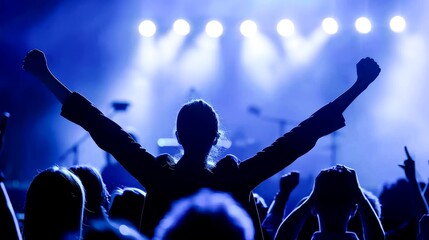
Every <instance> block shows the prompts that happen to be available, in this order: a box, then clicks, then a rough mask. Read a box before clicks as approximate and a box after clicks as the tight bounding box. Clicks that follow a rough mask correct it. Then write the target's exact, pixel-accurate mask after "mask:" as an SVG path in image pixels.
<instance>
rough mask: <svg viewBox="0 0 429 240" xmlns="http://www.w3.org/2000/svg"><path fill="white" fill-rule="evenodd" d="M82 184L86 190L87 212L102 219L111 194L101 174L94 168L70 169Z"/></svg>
mask: <svg viewBox="0 0 429 240" xmlns="http://www.w3.org/2000/svg"><path fill="white" fill-rule="evenodd" d="M69 170H70V171H71V172H73V173H74V174H75V175H76V176H77V177H78V178H79V179H80V181H81V182H82V185H83V187H84V189H85V197H86V202H85V212H86V213H90V214H92V215H94V216H98V217H101V216H102V215H104V213H105V212H106V211H107V208H108V206H109V197H110V196H109V192H108V191H107V189H106V185H105V184H104V182H103V178H102V177H101V174H100V172H99V171H98V170H97V169H96V168H95V167H92V166H87V165H76V166H72V167H70V168H69Z"/></svg>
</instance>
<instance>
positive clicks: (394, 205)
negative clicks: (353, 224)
mask: <svg viewBox="0 0 429 240" xmlns="http://www.w3.org/2000/svg"><path fill="white" fill-rule="evenodd" d="M404 151H405V156H406V159H405V160H404V162H403V164H399V167H400V168H401V169H403V170H404V174H405V179H404V178H400V179H398V180H397V181H396V182H395V183H394V184H391V185H390V186H384V188H383V190H382V192H381V194H380V202H381V205H382V211H381V212H382V224H383V226H384V228H385V230H386V239H387V240H396V239H416V237H417V235H418V232H419V220H420V218H421V217H422V216H423V215H424V214H428V204H427V202H426V199H425V197H424V195H423V192H422V190H421V188H420V183H419V182H418V181H417V178H416V167H415V161H414V160H413V158H412V157H411V155H410V153H409V152H408V148H407V147H406V146H405V147H404Z"/></svg>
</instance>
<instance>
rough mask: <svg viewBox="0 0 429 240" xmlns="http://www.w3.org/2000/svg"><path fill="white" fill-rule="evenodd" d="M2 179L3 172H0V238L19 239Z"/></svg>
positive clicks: (19, 232)
mask: <svg viewBox="0 0 429 240" xmlns="http://www.w3.org/2000/svg"><path fill="white" fill-rule="evenodd" d="M3 181H4V176H3V173H1V172H0V219H1V227H0V239H18V240H21V239H22V236H21V231H20V229H19V225H18V221H17V219H16V216H15V210H14V209H13V206H12V203H11V201H10V199H9V195H8V193H7V189H6V186H5V185H4V183H3Z"/></svg>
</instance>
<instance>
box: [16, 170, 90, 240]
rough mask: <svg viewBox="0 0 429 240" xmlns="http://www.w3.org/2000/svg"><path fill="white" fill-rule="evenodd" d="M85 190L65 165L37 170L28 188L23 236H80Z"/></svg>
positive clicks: (31, 237) (43, 237) (30, 238)
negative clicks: (38, 171)
mask: <svg viewBox="0 0 429 240" xmlns="http://www.w3.org/2000/svg"><path fill="white" fill-rule="evenodd" d="M84 202H85V193H84V189H83V186H82V183H81V181H80V180H79V178H78V177H77V176H75V175H74V174H73V173H72V172H70V171H69V170H68V169H66V168H63V167H57V166H54V167H51V168H48V169H45V170H43V171H41V172H40V173H38V174H37V175H36V176H35V177H34V179H33V180H32V181H31V183H30V186H29V188H28V190H27V196H26V202H25V218H24V239H26V240H32V239H35V240H37V239H62V237H64V236H65V235H67V234H72V235H73V236H74V239H80V237H81V231H82V217H83V207H84Z"/></svg>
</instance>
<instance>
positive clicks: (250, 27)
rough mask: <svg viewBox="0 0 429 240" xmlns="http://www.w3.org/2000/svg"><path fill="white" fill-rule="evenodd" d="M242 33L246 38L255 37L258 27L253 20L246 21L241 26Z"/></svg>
mask: <svg viewBox="0 0 429 240" xmlns="http://www.w3.org/2000/svg"><path fill="white" fill-rule="evenodd" d="M240 32H241V34H242V35H243V36H245V37H253V36H255V35H256V33H257V32H258V26H257V25H256V23H255V22H254V21H252V20H245V21H244V22H242V23H241V25H240Z"/></svg>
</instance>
